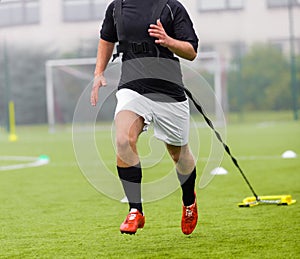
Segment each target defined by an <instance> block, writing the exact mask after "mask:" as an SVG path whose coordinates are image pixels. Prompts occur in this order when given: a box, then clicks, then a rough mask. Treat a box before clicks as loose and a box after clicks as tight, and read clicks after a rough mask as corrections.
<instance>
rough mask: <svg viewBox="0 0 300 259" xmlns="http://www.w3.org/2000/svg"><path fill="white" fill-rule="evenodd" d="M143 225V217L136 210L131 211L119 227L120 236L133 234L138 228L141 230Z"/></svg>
mask: <svg viewBox="0 0 300 259" xmlns="http://www.w3.org/2000/svg"><path fill="white" fill-rule="evenodd" d="M144 225H145V216H144V215H143V214H142V213H140V212H139V211H138V210H137V209H131V210H130V212H129V214H128V215H127V217H126V219H125V220H124V222H123V223H122V224H121V226H120V231H121V233H122V234H124V233H125V234H130V235H132V234H135V233H136V231H137V229H138V228H143V227H144Z"/></svg>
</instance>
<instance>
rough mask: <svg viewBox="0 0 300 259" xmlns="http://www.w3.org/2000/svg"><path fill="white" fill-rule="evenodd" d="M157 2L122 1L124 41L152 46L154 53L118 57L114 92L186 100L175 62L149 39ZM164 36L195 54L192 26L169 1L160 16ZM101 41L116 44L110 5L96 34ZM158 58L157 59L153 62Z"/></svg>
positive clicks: (172, 0)
mask: <svg viewBox="0 0 300 259" xmlns="http://www.w3.org/2000/svg"><path fill="white" fill-rule="evenodd" d="M157 1H159V0H124V1H123V3H122V20H123V28H124V32H122V33H124V34H125V35H126V40H127V41H129V42H143V41H147V42H152V44H153V46H155V51H150V52H149V53H139V54H134V53H132V52H126V53H124V54H123V57H122V61H123V63H122V74H121V79H120V83H119V87H118V89H121V88H129V89H132V90H134V91H136V92H138V93H140V94H148V93H160V94H163V95H167V96H169V97H171V98H173V99H175V100H176V101H184V100H186V97H185V94H184V91H183V89H182V86H183V83H182V75H181V69H180V65H179V60H178V58H176V57H174V55H173V53H172V52H171V51H169V49H167V48H165V47H162V46H160V45H158V44H155V43H154V40H155V39H154V38H153V37H150V36H149V33H148V29H149V28H150V24H154V23H156V21H155V20H156V19H154V18H153V17H152V10H153V8H154V7H155V6H156V3H157ZM160 21H161V23H162V25H163V27H164V29H165V31H166V33H167V34H168V35H169V36H170V37H172V38H175V39H177V40H181V41H187V42H189V43H190V44H192V46H193V48H194V49H195V51H196V52H197V48H198V38H197V35H196V33H195V31H194V28H193V23H192V21H191V19H190V17H189V15H188V13H187V11H186V9H185V8H184V7H183V5H182V4H181V3H180V2H178V1H177V0H169V1H168V3H167V5H166V6H165V7H164V9H163V11H162V14H161V16H160ZM100 37H101V39H103V40H105V41H108V42H113V43H115V42H118V36H117V29H116V25H115V19H114V2H112V3H110V4H109V6H108V8H107V10H106V14H105V18H104V21H103V24H102V28H101V31H100ZM157 57H159V58H157Z"/></svg>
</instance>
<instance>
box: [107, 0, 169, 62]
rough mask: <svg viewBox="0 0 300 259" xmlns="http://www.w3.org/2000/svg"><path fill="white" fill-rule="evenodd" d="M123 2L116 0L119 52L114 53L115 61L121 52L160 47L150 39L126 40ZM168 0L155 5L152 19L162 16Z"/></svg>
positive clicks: (159, 0) (155, 49) (138, 51)
mask: <svg viewBox="0 0 300 259" xmlns="http://www.w3.org/2000/svg"><path fill="white" fill-rule="evenodd" d="M122 2H123V0H115V1H114V4H115V8H114V19H115V24H116V28H117V35H118V40H119V44H118V45H117V52H116V53H115V54H113V59H112V61H114V60H115V59H116V58H117V57H119V55H120V53H124V52H127V51H130V52H132V53H135V54H138V53H149V52H154V51H156V52H157V51H158V48H157V47H156V46H155V45H154V44H153V43H152V42H148V41H143V42H128V41H127V40H126V36H125V33H124V24H123V19H122V18H123V16H122ZM167 2H168V0H158V3H157V4H156V5H155V6H156V8H154V9H153V13H152V19H153V20H154V21H155V22H156V20H157V19H159V18H160V16H161V13H162V11H163V9H164V7H165V6H166V4H167Z"/></svg>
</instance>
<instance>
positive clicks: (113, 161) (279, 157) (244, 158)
mask: <svg viewBox="0 0 300 259" xmlns="http://www.w3.org/2000/svg"><path fill="white" fill-rule="evenodd" d="M237 159H238V160H248V161H252V160H276V159H282V158H281V156H278V155H276V156H241V157H237ZM212 160H216V161H219V160H220V159H218V158H211V157H210V158H208V157H202V158H198V161H204V162H205V161H212ZM141 162H142V163H143V164H146V163H149V164H154V163H157V164H161V163H163V164H165V163H172V160H171V158H170V159H161V158H158V159H141ZM115 163H116V160H113V159H110V160H105V161H103V164H106V165H114V164H115ZM84 165H85V166H87V165H89V166H96V165H99V162H97V161H95V162H89V161H86V163H84ZM49 166H52V167H69V166H78V163H77V162H76V161H73V162H65V163H64V162H61V163H55V162H51V163H50V164H49Z"/></svg>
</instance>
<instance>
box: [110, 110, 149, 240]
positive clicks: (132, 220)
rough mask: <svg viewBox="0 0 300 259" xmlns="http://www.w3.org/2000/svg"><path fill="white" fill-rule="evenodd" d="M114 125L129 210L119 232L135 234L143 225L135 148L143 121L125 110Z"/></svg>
mask: <svg viewBox="0 0 300 259" xmlns="http://www.w3.org/2000/svg"><path fill="white" fill-rule="evenodd" d="M115 125H116V146H117V169H118V174H119V177H120V180H121V182H122V185H123V188H124V192H125V194H126V196H127V198H128V201H129V210H130V211H129V214H128V215H127V217H126V219H125V220H124V222H123V223H122V224H121V226H120V231H121V233H126V234H135V233H136V231H137V229H138V228H143V227H144V224H145V217H144V215H143V208H142V201H141V180H142V169H141V165H140V160H139V156H138V152H137V147H136V144H137V141H138V137H139V135H140V134H141V132H142V130H143V127H144V120H143V118H142V117H141V116H139V115H137V114H135V113H134V112H131V111H127V110H125V111H120V112H119V113H118V114H117V115H116V118H115Z"/></svg>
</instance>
